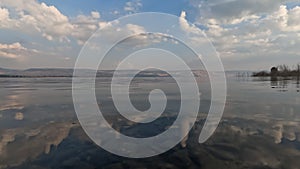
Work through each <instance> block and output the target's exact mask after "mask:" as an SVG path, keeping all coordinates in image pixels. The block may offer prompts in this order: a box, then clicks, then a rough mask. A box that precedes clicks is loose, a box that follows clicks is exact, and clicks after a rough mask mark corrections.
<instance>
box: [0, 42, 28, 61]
mask: <svg viewBox="0 0 300 169" xmlns="http://www.w3.org/2000/svg"><path fill="white" fill-rule="evenodd" d="M26 52H28V49H27V48H25V47H24V46H22V45H21V44H20V43H19V42H16V43H12V44H1V43H0V58H1V57H2V58H10V59H19V58H20V57H22V54H24V53H26Z"/></svg>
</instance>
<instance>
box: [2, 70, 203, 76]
mask: <svg viewBox="0 0 300 169" xmlns="http://www.w3.org/2000/svg"><path fill="white" fill-rule="evenodd" d="M73 71H74V70H73V69H63V68H31V69H26V70H14V69H4V68H0V77H6V78H7V77H12V78H18V77H72V76H73ZM80 71H81V72H80V74H82V75H83V76H85V75H89V74H91V73H94V70H88V69H81V70H80ZM135 72H136V71H134V70H120V71H119V75H120V76H122V77H127V76H133V75H134V73H135ZM183 72H184V71H173V73H176V74H177V75H184V74H183ZM113 73H114V71H112V70H99V71H98V72H97V77H112V75H113ZM193 73H194V75H195V76H196V77H207V73H206V71H203V70H193ZM136 76H137V77H170V75H169V74H167V73H166V72H164V71H160V70H147V71H142V72H140V73H139V74H138V75H136Z"/></svg>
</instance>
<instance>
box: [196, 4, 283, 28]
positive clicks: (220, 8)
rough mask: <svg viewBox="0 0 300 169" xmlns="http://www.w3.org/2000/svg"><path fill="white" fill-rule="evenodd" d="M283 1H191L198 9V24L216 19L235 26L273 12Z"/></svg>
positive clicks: (220, 22) (221, 22)
mask: <svg viewBox="0 0 300 169" xmlns="http://www.w3.org/2000/svg"><path fill="white" fill-rule="evenodd" d="M284 1H285V0H275V1H274V0H225V1H224V0H210V1H203V0H200V1H199V0H191V3H192V5H193V6H194V7H196V8H198V11H199V12H198V15H199V17H198V22H203V21H205V20H207V19H212V18H214V19H216V20H217V21H218V22H219V24H237V23H238V22H237V21H239V22H243V21H244V20H248V19H249V16H250V18H252V17H256V15H260V14H266V13H270V12H274V11H275V10H277V9H278V7H279V6H280V5H281V4H282V3H283V2H284Z"/></svg>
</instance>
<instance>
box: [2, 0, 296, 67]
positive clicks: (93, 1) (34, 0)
mask: <svg viewBox="0 0 300 169" xmlns="http://www.w3.org/2000/svg"><path fill="white" fill-rule="evenodd" d="M139 12H163V13H169V14H173V15H176V16H178V17H181V19H183V20H184V21H188V22H190V23H192V24H194V25H196V26H197V27H198V28H199V29H201V30H203V31H204V32H205V33H206V34H207V37H208V38H209V39H210V40H211V41H212V43H213V45H214V46H215V48H216V50H217V51H218V53H219V54H220V57H221V59H222V61H223V64H224V67H225V69H226V70H257V69H268V68H269V67H271V66H273V65H278V64H283V63H284V64H288V65H295V64H297V63H300V1H299V0H297V1H285V0H176V1H174V0H163V1H162V0H131V1H125V0H109V1H108V0H89V1H86V0H76V1H75V0H63V1H62V0H39V1H38V0H1V1H0V37H1V38H0V67H4V68H17V69H26V68H31V67H47V68H49V67H66V68H70V67H73V66H74V63H75V61H76V58H77V56H78V54H79V52H80V49H81V48H82V46H83V44H84V43H85V41H86V40H87V39H88V38H89V37H90V36H91V35H92V34H93V33H94V32H95V31H96V30H98V29H99V28H102V27H105V26H107V25H109V22H111V21H113V20H115V19H118V18H119V17H121V16H125V15H128V14H133V13H139ZM149 22H151V21H149ZM127 29H128V31H132V32H139V31H140V29H141V28H139V27H137V26H134V25H132V26H129V27H128V28H127Z"/></svg>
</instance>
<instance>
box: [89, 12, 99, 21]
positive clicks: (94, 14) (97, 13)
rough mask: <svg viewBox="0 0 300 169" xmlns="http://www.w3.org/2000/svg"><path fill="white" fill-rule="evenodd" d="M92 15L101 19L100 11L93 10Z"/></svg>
mask: <svg viewBox="0 0 300 169" xmlns="http://www.w3.org/2000/svg"><path fill="white" fill-rule="evenodd" d="M91 15H92V17H93V18H95V19H99V18H100V13H99V12H96V11H92V12H91Z"/></svg>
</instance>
